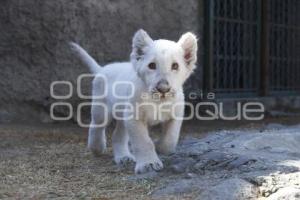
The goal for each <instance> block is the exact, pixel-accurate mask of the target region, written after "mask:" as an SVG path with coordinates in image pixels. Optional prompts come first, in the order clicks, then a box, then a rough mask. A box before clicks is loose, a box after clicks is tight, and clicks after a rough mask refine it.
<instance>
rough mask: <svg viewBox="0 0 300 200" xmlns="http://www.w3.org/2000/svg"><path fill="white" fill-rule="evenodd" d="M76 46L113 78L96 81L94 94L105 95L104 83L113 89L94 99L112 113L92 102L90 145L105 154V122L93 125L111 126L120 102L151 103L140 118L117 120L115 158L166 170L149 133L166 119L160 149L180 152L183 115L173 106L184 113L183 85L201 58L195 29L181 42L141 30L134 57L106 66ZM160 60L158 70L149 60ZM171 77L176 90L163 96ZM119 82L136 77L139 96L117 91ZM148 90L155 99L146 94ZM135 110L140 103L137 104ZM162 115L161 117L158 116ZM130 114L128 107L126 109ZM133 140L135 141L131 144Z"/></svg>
mask: <svg viewBox="0 0 300 200" xmlns="http://www.w3.org/2000/svg"><path fill="white" fill-rule="evenodd" d="M71 46H72V47H73V49H74V50H75V52H77V53H78V54H79V56H80V58H81V59H82V60H83V61H84V62H85V63H86V64H87V65H88V66H89V67H90V70H91V72H93V73H95V74H98V73H99V74H101V75H104V76H106V77H107V80H108V81H107V83H104V82H103V80H102V79H98V78H97V77H96V78H95V79H94V81H93V96H95V95H96V96H97V95H99V94H102V92H103V90H104V86H106V87H107V88H108V94H107V96H106V97H105V98H102V99H97V98H94V99H93V103H99V102H102V103H105V104H106V105H107V108H108V113H105V112H104V110H103V109H102V108H101V107H99V106H94V105H93V106H92V110H91V114H92V121H91V127H90V130H89V140H88V148H89V149H90V150H92V151H93V152H95V153H103V152H104V151H105V150H106V136H105V127H100V128H96V127H94V126H93V125H95V124H101V123H102V122H103V121H104V119H105V114H106V115H107V116H108V120H107V122H106V124H105V125H108V124H109V123H110V121H111V120H112V119H113V118H114V117H113V115H112V113H113V108H114V105H115V104H116V103H120V102H126V103H130V104H131V105H140V104H146V103H151V104H152V105H154V107H155V108H156V109H157V111H158V113H155V112H156V110H155V109H153V107H147V106H141V107H139V109H138V111H139V112H137V115H138V119H136V117H135V118H134V119H130V120H117V125H116V128H115V130H114V133H113V150H114V160H115V162H116V163H118V164H121V163H124V162H126V161H128V160H134V161H136V166H135V172H136V173H143V172H146V171H148V170H160V169H162V168H163V164H162V162H161V160H160V159H159V157H158V156H157V153H156V150H155V145H154V143H153V141H152V140H151V138H150V137H149V134H148V126H151V125H154V124H158V123H162V124H163V131H164V134H163V135H162V137H161V138H160V140H159V142H158V145H157V147H156V149H157V150H158V151H159V152H161V153H164V154H169V153H172V152H174V151H175V148H176V145H177V142H178V139H179V133H180V128H181V124H182V120H181V119H174V116H172V114H171V109H170V108H171V106H172V105H174V104H176V103H182V104H181V105H180V106H176V109H175V115H176V116H177V117H183V115H184V105H183V102H184V95H183V88H182V85H183V83H184V82H185V80H186V79H187V78H188V77H189V76H190V74H191V73H192V71H193V69H194V68H195V63H196V60H197V39H196V37H195V35H193V34H192V33H186V34H184V35H183V36H182V37H181V38H180V40H179V41H178V42H173V41H169V40H152V39H151V38H150V37H149V35H148V34H147V33H146V32H145V31H144V30H139V31H137V32H136V33H135V35H134V37H133V42H132V53H131V62H124V63H113V64H109V65H107V66H105V67H104V68H100V67H99V65H98V64H97V63H96V61H94V59H93V58H91V57H90V56H89V55H88V53H87V52H86V51H85V50H83V49H82V48H81V47H80V46H79V45H77V44H75V43H71ZM152 62H154V63H156V69H155V70H153V69H149V68H148V65H149V63H152ZM173 63H178V65H179V70H172V68H171V66H172V64H173ZM161 80H166V81H167V82H168V83H169V86H170V91H169V92H167V93H166V94H170V95H167V96H163V95H161V94H162V93H159V92H158V90H157V88H158V86H160V85H159V84H160V81H161ZM117 81H130V82H131V83H133V85H134V86H135V88H134V96H133V97H132V98H129V99H126V100H124V99H119V98H116V97H115V96H114V95H113V93H112V87H113V84H114V83H115V82H117ZM129 89H130V88H129V86H126V85H124V86H122V87H121V88H119V89H118V90H117V91H116V92H117V94H119V95H126V94H128V93H129ZM144 94H148V95H149V96H150V98H148V99H145V98H142V95H144ZM153 94H158V96H159V98H158V99H155V98H152V95H153ZM162 104H167V106H166V109H169V111H167V112H165V111H164V112H162V111H161V109H159V108H160V106H161V105H162ZM134 110H135V111H136V110H137V107H136V106H134ZM158 114H160V115H161V118H159V119H158V118H157V115H158ZM121 115H123V116H124V117H126V116H128V115H129V113H128V112H123V113H121ZM129 142H130V144H131V146H130V149H129Z"/></svg>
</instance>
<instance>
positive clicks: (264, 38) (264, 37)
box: [260, 0, 269, 96]
mask: <svg viewBox="0 0 300 200" xmlns="http://www.w3.org/2000/svg"><path fill="white" fill-rule="evenodd" d="M268 1H269V0H261V47H260V54H261V56H260V67H261V71H260V73H261V74H260V89H261V90H260V96H267V95H268V88H269V83H268V80H269V75H268V74H269V73H268V69H269V16H268V14H269V8H268V6H269V4H268Z"/></svg>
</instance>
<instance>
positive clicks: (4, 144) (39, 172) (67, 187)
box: [0, 118, 300, 200]
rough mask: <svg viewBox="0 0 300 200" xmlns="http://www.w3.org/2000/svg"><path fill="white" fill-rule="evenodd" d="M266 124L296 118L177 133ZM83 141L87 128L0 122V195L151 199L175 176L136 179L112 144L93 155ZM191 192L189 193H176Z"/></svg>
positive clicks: (194, 126)
mask: <svg viewBox="0 0 300 200" xmlns="http://www.w3.org/2000/svg"><path fill="white" fill-rule="evenodd" d="M269 123H280V124H287V125H291V124H297V123H300V119H299V118H273V119H266V120H264V121H260V122H256V123H248V122H224V121H214V122H195V121H194V122H187V123H185V124H184V126H183V129H182V136H181V137H182V138H185V137H196V138H204V137H206V136H207V135H208V134H209V133H211V132H213V131H220V130H225V129H226V130H232V129H236V130H243V129H260V128H262V127H264V126H265V125H266V124H269ZM154 132H155V131H154ZM86 141H87V129H83V128H78V127H77V126H76V125H74V124H51V125H37V124H22V125H21V124H18V125H17V124H9V125H0V199H50V198H55V199H102V200H105V199H151V198H152V196H151V195H152V193H153V192H154V191H156V190H157V189H158V188H161V187H163V186H165V185H166V184H167V183H169V182H171V181H172V180H176V179H177V178H178V176H179V175H177V174H176V173H164V174H163V175H158V176H155V177H154V178H150V179H149V178H135V177H136V176H135V175H134V174H133V168H127V169H124V168H122V169H120V168H118V167H117V166H116V165H115V164H114V163H113V161H112V149H111V145H109V147H110V148H109V151H108V152H107V153H106V154H105V155H102V156H100V157H95V156H94V155H92V154H91V153H90V152H88V151H87V150H86ZM195 197H196V194H194V193H193V192H189V193H187V194H183V196H181V197H180V198H184V199H194V198H195ZM170 198H176V196H173V197H171V196H170ZM164 199H165V198H164Z"/></svg>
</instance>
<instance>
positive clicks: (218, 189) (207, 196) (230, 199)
mask: <svg viewBox="0 0 300 200" xmlns="http://www.w3.org/2000/svg"><path fill="white" fill-rule="evenodd" d="M256 197H257V189H256V188H255V186H254V185H252V184H251V183H249V182H247V181H245V180H243V179H239V178H231V179H227V180H225V181H222V182H221V183H219V184H218V185H216V186H214V187H211V188H209V189H208V190H204V191H203V192H202V193H201V194H200V195H199V196H198V197H197V199H198V200H211V199H214V200H241V199H256Z"/></svg>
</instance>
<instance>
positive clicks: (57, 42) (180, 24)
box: [0, 0, 203, 123]
mask: <svg viewBox="0 0 300 200" xmlns="http://www.w3.org/2000/svg"><path fill="white" fill-rule="evenodd" d="M201 16H202V1H199V0H187V1H182V0H163V1H161V0H151V1H150V0H126V1H124V0H51V1H41V0H26V1H24V0H1V2H0V27H1V31H0V71H1V72H0V123H1V122H12V121H18V122H20V121H36V122H40V121H42V122H49V121H51V120H50V119H49V107H50V105H51V103H53V102H54V101H55V100H54V99H52V98H51V97H50V94H49V87H50V83H51V82H52V81H55V80H68V81H71V82H72V83H73V84H74V85H75V86H76V84H75V83H76V78H77V76H78V75H79V74H81V73H84V72H88V70H87V68H86V67H85V66H83V65H82V64H81V63H80V62H79V61H78V60H77V59H76V58H75V57H74V56H73V55H72V54H71V53H70V51H69V49H68V46H67V45H66V44H67V42H68V41H70V40H72V41H76V42H78V43H80V44H81V45H82V46H83V47H84V48H85V49H87V50H88V51H89V52H90V53H91V55H93V56H94V57H95V58H96V60H97V61H98V62H99V63H100V64H105V63H108V62H111V61H122V60H128V57H129V53H130V50H131V38H132V35H133V33H134V32H135V31H136V30H137V29H139V28H143V29H145V30H146V31H148V32H149V34H150V35H151V36H152V37H153V38H167V39H171V40H178V38H179V37H180V35H181V34H182V33H184V32H186V31H193V32H195V33H197V34H198V35H199V36H201V35H200V34H199V33H201V32H202V31H201V30H202V24H203V18H202V17H201ZM200 44H201V41H200ZM200 46H201V45H200ZM200 52H201V48H200ZM198 70H199V72H197V73H196V74H195V75H194V76H193V78H192V79H191V80H190V81H189V82H188V84H187V86H186V87H187V89H191V88H198V87H200V84H201V58H200V62H199V68H198ZM85 90H87V91H88V90H89V87H88V86H86V87H85ZM58 93H61V94H64V93H65V89H64V88H63V87H62V88H60V89H59V91H58ZM67 102H71V103H72V104H73V105H74V106H75V108H76V105H77V104H78V103H79V102H80V99H79V98H78V97H77V95H76V92H75V93H74V95H73V97H72V98H71V99H70V100H68V101H67ZM59 112H61V114H62V115H64V114H65V112H66V111H65V110H64V109H61V110H60V111H59Z"/></svg>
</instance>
